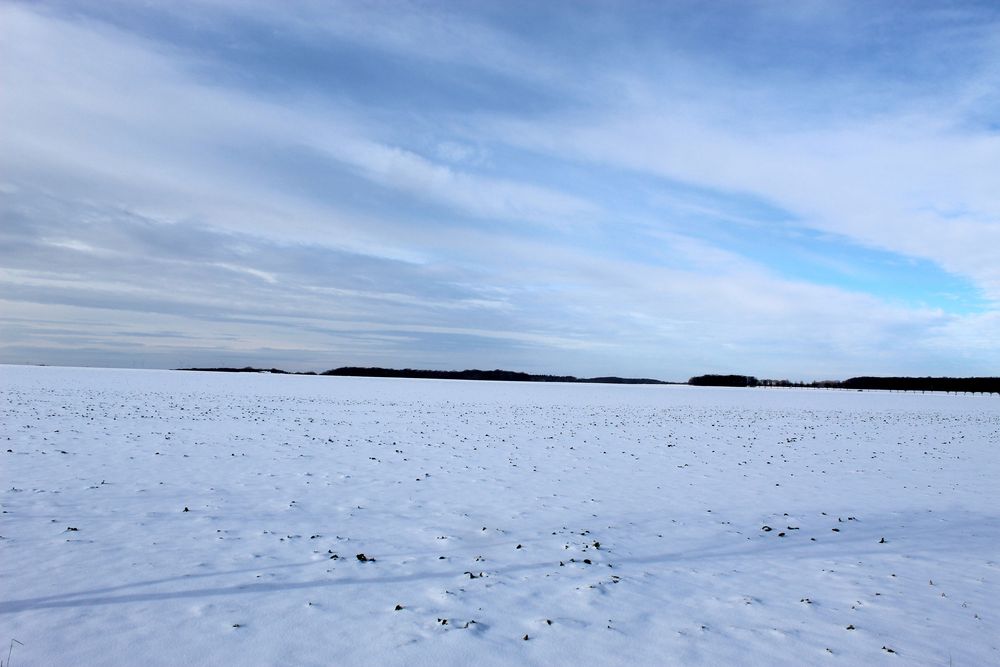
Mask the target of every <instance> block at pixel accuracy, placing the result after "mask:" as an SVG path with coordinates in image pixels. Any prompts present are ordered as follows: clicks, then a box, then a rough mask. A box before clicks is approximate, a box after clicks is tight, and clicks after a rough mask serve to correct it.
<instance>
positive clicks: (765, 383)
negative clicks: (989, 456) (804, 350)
mask: <svg viewBox="0 0 1000 667" xmlns="http://www.w3.org/2000/svg"><path fill="white" fill-rule="evenodd" d="M688 384H690V385H695V386H701V387H806V388H811V389H856V390H858V391H861V390H865V389H868V390H883V391H921V392H928V391H943V392H946V393H951V392H954V393H973V394H1000V377H968V378H953V377H871V376H861V377H853V378H849V379H847V380H817V381H815V382H790V381H788V380H770V379H763V380H758V379H757V378H755V377H754V376H752V375H699V376H697V377H693V378H691V379H690V380H688Z"/></svg>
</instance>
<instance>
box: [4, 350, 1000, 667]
mask: <svg viewBox="0 0 1000 667" xmlns="http://www.w3.org/2000/svg"><path fill="white" fill-rule="evenodd" d="M0 393H2V395H0V410H2V413H0V418H2V421H0V429H2V430H0V439H2V442H0V444H2V452H0V462H2V464H0V504H2V510H3V514H2V515H0V535H2V538H0V645H2V646H3V648H4V650H3V651H2V656H0V657H2V658H3V659H4V660H5V664H6V658H7V649H8V645H9V643H10V640H11V639H17V640H18V641H20V642H22V644H23V645H18V644H15V645H14V646H13V652H12V664H13V665H14V666H15V667H21V666H27V665H94V664H137V665H138V664H144V665H145V664H150V665H191V664H214V665H223V664H231V665H236V664H240V665H464V664H472V663H475V664H476V665H493V664H534V665H583V664H594V665H607V664H622V665H634V664H645V665H673V664H678V665H698V664H703V665H754V664H757V665H815V664H839V665H861V664H864V665H871V664H919V665H977V666H981V665H996V664H1000V623H998V620H1000V399H998V398H996V397H992V398H991V397H985V396H943V395H919V394H888V393H869V392H866V393H858V392H838V391H820V390H775V389H757V390H745V389H735V390H734V389H701V388H690V387H662V386H660V387H657V386H601V385H561V384H559V385H541V384H509V383H470V382H458V381H429V380H377V379H361V378H326V377H295V376H291V377H290V376H272V375H247V374H241V375H228V374H208V373H183V372H166V371H125V370H94V369H66V368H31V367H13V366H0ZM765 526H766V527H768V528H765ZM360 554H364V558H365V559H367V560H361V559H360V556H359V555H360Z"/></svg>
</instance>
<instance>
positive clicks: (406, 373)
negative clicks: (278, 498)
mask: <svg viewBox="0 0 1000 667" xmlns="http://www.w3.org/2000/svg"><path fill="white" fill-rule="evenodd" d="M177 370H181V371H211V372H215V373H274V374H278V375H332V376H341V377H376V378H419V379H428V380H491V381H494V382H574V383H588V384H685V383H683V382H665V381H663V380H655V379H652V378H622V377H617V376H606V377H593V378H578V377H574V376H572V375H538V374H533V373H520V372H518V371H504V370H500V369H495V370H492V371H483V370H478V369H468V370H464V371H435V370H423V369H413V368H404V369H396V368H363V367H360V366H342V367H340V368H333V369H331V370H328V371H323V372H322V373H315V372H314V371H302V372H289V371H284V370H281V369H280V368H254V367H252V366H244V367H243V368H179V369H177ZM687 384H689V385H692V386H695V387H804V388H809V389H855V390H858V391H861V390H866V389H867V390H883V391H921V392H928V391H943V392H947V393H952V392H954V393H973V394H1000V377H968V378H953V377H871V376H861V377H853V378H849V379H847V380H817V381H814V382H790V381H789V380H772V379H758V378H756V377H754V376H753V375H712V374H709V375H696V376H695V377H692V378H691V379H689V380H688V381H687Z"/></svg>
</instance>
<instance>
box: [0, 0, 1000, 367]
mask: <svg viewBox="0 0 1000 667" xmlns="http://www.w3.org/2000/svg"><path fill="white" fill-rule="evenodd" d="M0 32H2V40H0V127H3V128H5V129H4V130H3V131H0V362H2V363H49V364H72V365H108V366H136V367H177V366H187V365H246V364H251V365H267V366H272V365H275V366H280V367H284V368H288V369H294V370H306V369H312V370H322V369H326V368H331V367H335V366H340V365H382V366H397V367H401V366H409V367H426V368H468V367H481V368H495V367H501V368H510V369H515V370H524V371H529V372H553V373H571V374H575V375H606V374H618V375H642V376H653V377H660V378H665V379H686V378H687V377H688V376H690V375H694V374H697V373H702V372H740V373H753V374H756V375H758V376H761V377H777V378H781V377H789V378H794V379H820V378H837V377H847V376H850V375H857V374H862V373H864V374H919V375H926V374H953V375H971V374H978V375H990V374H993V375H995V374H1000V343H998V341H1000V93H998V92H997V91H1000V7H998V6H997V5H996V4H995V3H989V2H984V3H971V2H970V3H961V2H956V3H930V2H928V3H920V2H905V3H893V2H879V3H871V2H809V1H805V2H795V3H779V2H762V3H754V2H731V3H727V2H712V3H703V2H634V3H628V2H624V3H623V2H614V3H610V2H609V3H601V2H592V3H579V2H571V3H569V2H568V3H559V2H551V3H528V2H523V3H521V2H502V3H501V2H496V3H488V2H475V3H464V2H463V3H404V2H384V3H376V2H366V3H360V2H345V3H339V2H315V3H312V2H298V3H271V2H259V3H258V2H252V1H241V2H227V1H225V0H211V1H206V2H171V3H133V2H115V1H114V0H109V1H106V2H100V3H89V4H83V3H77V2H41V3H35V2H33V3H20V2H5V1H0Z"/></svg>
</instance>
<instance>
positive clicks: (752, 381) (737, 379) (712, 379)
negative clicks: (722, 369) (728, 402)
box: [688, 375, 758, 387]
mask: <svg viewBox="0 0 1000 667" xmlns="http://www.w3.org/2000/svg"><path fill="white" fill-rule="evenodd" d="M757 383H758V380H757V378H755V377H754V376H752V375H696V376H695V377H693V378H691V379H690V380H688V384H690V385H692V386H695V387H756V386H757Z"/></svg>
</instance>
